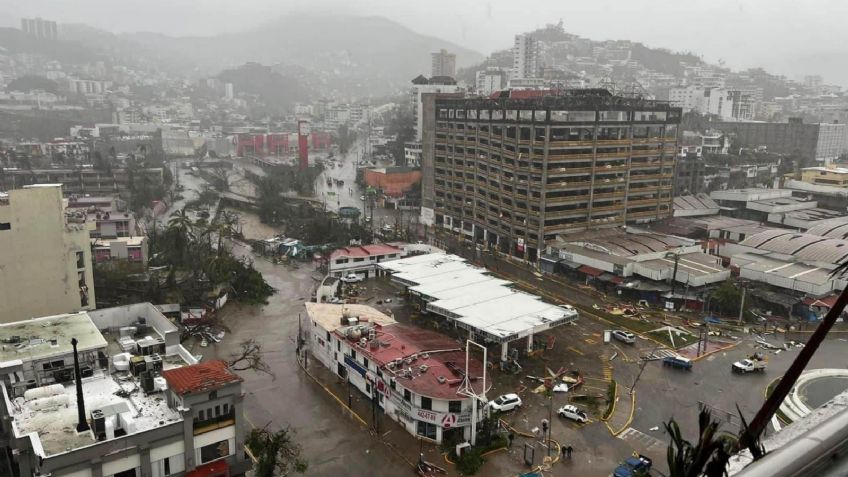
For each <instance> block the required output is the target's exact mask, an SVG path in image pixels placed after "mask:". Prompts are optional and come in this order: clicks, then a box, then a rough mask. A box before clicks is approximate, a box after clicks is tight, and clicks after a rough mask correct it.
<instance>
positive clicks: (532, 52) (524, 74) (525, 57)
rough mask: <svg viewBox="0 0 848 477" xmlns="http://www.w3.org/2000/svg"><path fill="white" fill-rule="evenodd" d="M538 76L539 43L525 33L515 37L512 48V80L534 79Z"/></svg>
mask: <svg viewBox="0 0 848 477" xmlns="http://www.w3.org/2000/svg"><path fill="white" fill-rule="evenodd" d="M537 76H539V42H538V40H536V39H535V38H533V36H531V35H529V34H527V33H525V34H522V35H515V45H514V46H513V48H512V78H513V79H520V78H535V77H537Z"/></svg>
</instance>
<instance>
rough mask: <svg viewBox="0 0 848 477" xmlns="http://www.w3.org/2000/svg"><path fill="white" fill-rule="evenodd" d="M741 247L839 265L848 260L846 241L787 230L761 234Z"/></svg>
mask: <svg viewBox="0 0 848 477" xmlns="http://www.w3.org/2000/svg"><path fill="white" fill-rule="evenodd" d="M740 245H744V246H748V247H753V248H757V249H761V250H767V251H769V252H776V253H782V254H785V255H792V256H795V257H797V258H800V259H802V260H811V261H816V262H824V263H833V264H838V263H842V262H843V261H844V260H845V259H846V258H848V241H846V240H842V239H833V238H827V237H822V236H820V235H812V234H809V233H806V234H804V233H797V232H792V231H787V230H769V231H765V232H760V233H758V234H756V235H753V236H751V237H748V238H747V239H745V240H743V241H742V242H740Z"/></svg>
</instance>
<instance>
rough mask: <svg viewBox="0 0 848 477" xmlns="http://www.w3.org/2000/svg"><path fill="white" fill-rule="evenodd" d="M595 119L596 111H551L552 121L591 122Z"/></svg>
mask: <svg viewBox="0 0 848 477" xmlns="http://www.w3.org/2000/svg"><path fill="white" fill-rule="evenodd" d="M594 120H595V112H594V111H556V110H554V111H551V121H552V122H589V121H594Z"/></svg>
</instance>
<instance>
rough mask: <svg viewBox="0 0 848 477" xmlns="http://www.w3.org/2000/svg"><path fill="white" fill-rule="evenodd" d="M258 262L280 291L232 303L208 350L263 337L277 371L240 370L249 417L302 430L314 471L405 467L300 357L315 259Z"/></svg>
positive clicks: (386, 471)
mask: <svg viewBox="0 0 848 477" xmlns="http://www.w3.org/2000/svg"><path fill="white" fill-rule="evenodd" d="M233 252H234V253H240V254H250V252H249V251H248V250H247V249H246V248H245V247H242V246H239V245H235V246H234V247H233ZM255 266H256V268H257V269H258V270H259V271H260V272H262V274H263V275H264V276H265V279H266V280H267V281H268V283H269V284H270V285H271V286H273V287H274V288H275V289H277V293H276V294H274V295H273V296H271V297H270V298H269V302H268V304H267V305H265V306H259V307H248V306H241V305H238V304H231V305H228V306H227V307H226V308H225V309H224V310H223V312H222V313H221V318H222V321H223V323H224V324H225V325H226V326H227V327H229V329H230V332H229V333H227V336H226V337H225V339H224V340H223V341H222V342H221V343H219V344H217V345H215V346H214V347H210V348H207V350H208V351H206V354H207V356H205V357H204V358H205V359H209V358H213V357H218V358H222V359H226V358H227V357H228V356H229V355H230V353H232V352H234V351H236V350H237V349H238V347H239V343H240V342H242V341H243V340H246V339H251V338H252V339H255V340H257V341H259V342H260V343H262V346H263V350H264V353H265V354H264V358H265V361H266V362H267V363H268V364H269V365H270V367H271V370H272V371H273V373H274V375H275V376H274V377H273V378H272V377H270V376H267V375H264V374H258V373H254V372H251V371H246V372H242V373H240V375H241V376H242V377H243V378H244V380H245V381H244V389H245V390H246V395H245V406H244V409H245V415H246V416H247V420H248V422H249V423H250V424H251V425H253V426H255V427H264V426H266V425H267V426H269V427H270V428H272V429H279V428H285V427H291V428H292V429H295V430H296V432H297V434H296V440H297V441H298V442H299V443H300V444H301V445H302V446H303V451H304V457H305V458H307V459H308V460H309V471H308V472H307V475H318V476H324V475H326V476H338V475H369V476H387V477H388V476H395V475H398V473H399V472H403V471H402V470H399V469H403V468H404V465H406V464H405V462H404V461H403V460H401V459H400V458H398V457H397V456H396V455H395V454H393V453H392V452H391V451H390V450H388V449H387V448H386V447H385V446H384V445H383V444H380V443H379V442H377V441H376V440H374V439H373V438H372V437H371V436H370V435H369V433H368V431H367V430H366V429H363V428H362V427H360V425H359V424H358V423H357V422H356V421H354V420H353V419H351V418H350V417H349V416H348V415H346V414H345V413H344V412H342V410H341V407H340V406H339V404H338V403H337V402H336V401H335V400H334V399H333V398H332V397H331V396H329V395H328V394H327V393H326V391H324V389H322V388H321V387H320V386H319V385H318V384H316V383H315V382H314V381H312V380H311V378H309V377H308V376H307V375H306V374H305V373H304V372H303V370H302V369H301V368H300V366H299V364H298V363H297V361H296V359H295V343H294V338H295V336H296V335H297V331H298V314H302V315H305V312H304V308H303V302H304V301H305V300H308V299H309V296H310V294H311V292H312V288H313V287H314V285H315V283H316V281H315V280H314V279H313V278H317V277H319V276H320V275H319V274H317V273H314V270H312V267H311V265H309V264H304V265H302V266H301V267H300V268H298V269H291V268H287V267H284V266H282V265H274V264H272V263H270V262H268V261H266V260H263V259H261V258H257V259H256V260H255ZM304 323H305V318H304ZM195 352H197V350H195Z"/></svg>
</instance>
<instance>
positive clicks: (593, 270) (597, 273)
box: [577, 265, 604, 277]
mask: <svg viewBox="0 0 848 477" xmlns="http://www.w3.org/2000/svg"><path fill="white" fill-rule="evenodd" d="M577 271H579V272H583V273H585V274H586V275H591V276H593V277H599V276H601V275H602V274H603V273H604V271H603V270H598V269H597V268H595V267H590V266H589V265H583V266H581V267H580V268H578V269H577Z"/></svg>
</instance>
